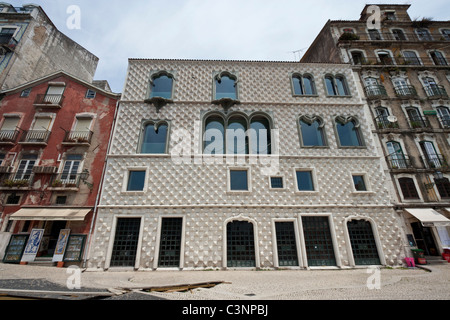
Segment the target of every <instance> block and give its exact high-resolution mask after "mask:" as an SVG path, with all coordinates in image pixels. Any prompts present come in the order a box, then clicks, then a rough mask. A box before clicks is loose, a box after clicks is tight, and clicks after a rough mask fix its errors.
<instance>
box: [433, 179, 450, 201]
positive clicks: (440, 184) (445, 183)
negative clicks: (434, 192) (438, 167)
mask: <svg viewBox="0 0 450 320" xmlns="http://www.w3.org/2000/svg"><path fill="white" fill-rule="evenodd" d="M434 183H435V184H436V188H437V189H438V192H439V195H440V196H441V198H450V181H449V180H448V178H445V177H444V178H441V179H435V180H434Z"/></svg>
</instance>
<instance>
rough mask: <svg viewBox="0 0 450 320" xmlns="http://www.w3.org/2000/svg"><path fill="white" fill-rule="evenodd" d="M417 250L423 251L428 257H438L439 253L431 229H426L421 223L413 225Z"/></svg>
mask: <svg viewBox="0 0 450 320" xmlns="http://www.w3.org/2000/svg"><path fill="white" fill-rule="evenodd" d="M411 227H412V230H413V235H414V238H415V240H416V245H417V248H419V249H422V250H423V251H424V254H425V255H426V256H438V255H439V251H438V249H437V246H436V242H435V241H434V237H433V232H432V230H431V228H430V227H424V226H422V224H421V223H420V222H413V223H411Z"/></svg>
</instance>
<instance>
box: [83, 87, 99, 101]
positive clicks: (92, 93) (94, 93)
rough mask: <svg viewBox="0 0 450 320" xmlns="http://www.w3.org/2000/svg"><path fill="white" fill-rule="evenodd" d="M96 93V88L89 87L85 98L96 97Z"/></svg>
mask: <svg viewBox="0 0 450 320" xmlns="http://www.w3.org/2000/svg"><path fill="white" fill-rule="evenodd" d="M96 94H97V93H96V92H95V91H94V90H91V89H87V90H86V95H85V98H86V99H94V98H95V95H96Z"/></svg>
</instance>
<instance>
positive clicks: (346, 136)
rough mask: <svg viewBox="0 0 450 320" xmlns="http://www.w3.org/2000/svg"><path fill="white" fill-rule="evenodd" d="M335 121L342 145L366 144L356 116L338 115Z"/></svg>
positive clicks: (339, 141)
mask: <svg viewBox="0 0 450 320" xmlns="http://www.w3.org/2000/svg"><path fill="white" fill-rule="evenodd" d="M335 121H336V131H337V135H338V143H339V146H340V147H362V146H364V141H363V138H362V134H361V129H360V125H359V122H358V121H357V120H356V119H355V118H354V117H347V118H345V117H337V118H336V120H335Z"/></svg>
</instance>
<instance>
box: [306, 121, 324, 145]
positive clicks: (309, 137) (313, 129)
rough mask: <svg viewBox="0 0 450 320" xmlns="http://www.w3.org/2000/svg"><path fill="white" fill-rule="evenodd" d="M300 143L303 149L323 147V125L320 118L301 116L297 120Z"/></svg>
mask: <svg viewBox="0 0 450 320" xmlns="http://www.w3.org/2000/svg"><path fill="white" fill-rule="evenodd" d="M299 125H300V132H301V142H302V146H304V147H314V146H325V145H326V142H325V135H324V129H323V127H324V123H323V121H322V120H321V119H320V118H317V117H312V118H311V117H308V116H302V117H300V120H299Z"/></svg>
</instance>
